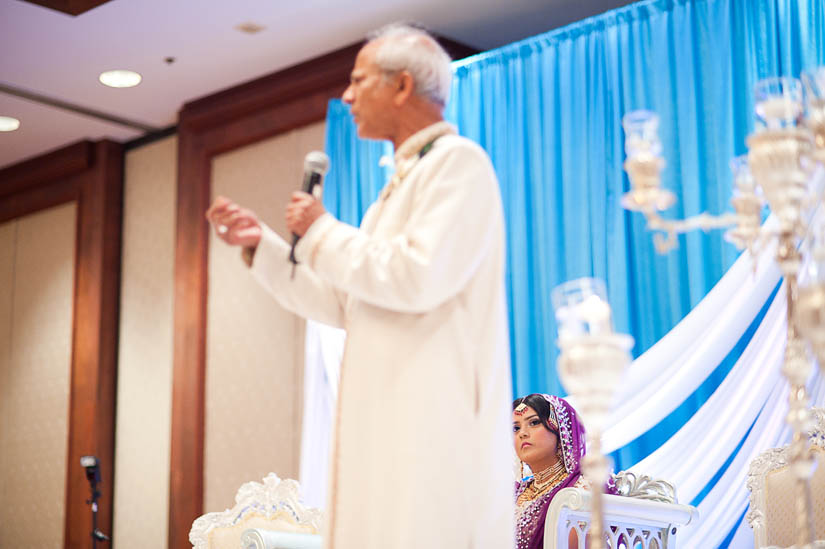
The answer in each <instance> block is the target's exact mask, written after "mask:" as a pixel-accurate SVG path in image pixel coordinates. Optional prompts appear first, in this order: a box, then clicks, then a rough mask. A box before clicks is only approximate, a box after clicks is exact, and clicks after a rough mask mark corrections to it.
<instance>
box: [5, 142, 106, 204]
mask: <svg viewBox="0 0 825 549" xmlns="http://www.w3.org/2000/svg"><path fill="white" fill-rule="evenodd" d="M93 161H94V144H93V143H92V142H91V141H80V142H78V143H74V144H72V145H69V146H67V147H63V148H61V149H58V150H56V151H53V152H50V153H46V154H44V155H41V156H38V157H36V158H32V159H29V160H24V161H22V162H18V163H17V164H13V165H11V166H8V167H6V168H3V169H2V170H0V199H2V200H5V199H6V198H5V197H12V196H13V195H15V194H17V193H20V192H21V191H25V190H29V189H37V188H40V187H42V186H43V185H44V184H48V183H52V182H54V181H56V180H59V179H65V178H68V177H71V176H72V175H75V174H78V173H81V172H83V171H85V170H87V169H89V166H91V164H92V162H93ZM21 215H22V214H21Z"/></svg>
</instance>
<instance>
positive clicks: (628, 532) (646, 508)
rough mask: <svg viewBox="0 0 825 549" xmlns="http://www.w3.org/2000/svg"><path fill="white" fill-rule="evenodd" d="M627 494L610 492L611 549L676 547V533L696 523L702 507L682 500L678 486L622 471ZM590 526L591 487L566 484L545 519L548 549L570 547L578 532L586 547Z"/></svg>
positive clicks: (607, 530)
mask: <svg viewBox="0 0 825 549" xmlns="http://www.w3.org/2000/svg"><path fill="white" fill-rule="evenodd" d="M614 479H615V481H616V488H617V489H618V491H619V494H621V495H604V496H603V497H604V499H603V500H602V502H603V510H604V535H605V537H606V539H607V540H608V547H610V548H611V549H672V548H674V547H676V534H677V533H678V532H679V530H681V529H682V528H683V527H685V526H688V525H693V524H696V521H697V520H698V519H699V512H698V511H697V510H696V508H695V507H693V506H691V505H679V504H677V503H676V491H675V490H674V489H673V486H671V485H670V484H668V483H667V482H664V481H656V480H652V479H651V478H650V477H648V476H642V477H638V478H637V477H636V475H634V474H633V473H629V472H622V473H619V474H618V475H615V476H614ZM589 527H590V492H589V491H587V490H583V489H581V488H565V489H564V490H560V491H559V493H558V494H556V495H555V496H554V497H553V501H551V502H550V506H549V507H548V509H547V519H546V521H545V523H544V549H568V548H569V543H570V540H571V537H572V536H571V532H573V531H575V532H576V538H577V539H578V547H579V549H584V547H585V536H586V535H587V533H588V530H589Z"/></svg>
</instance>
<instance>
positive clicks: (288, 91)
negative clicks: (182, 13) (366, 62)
mask: <svg viewBox="0 0 825 549" xmlns="http://www.w3.org/2000/svg"><path fill="white" fill-rule="evenodd" d="M445 42H447V43H448V44H447V45H448V46H449V44H452V46H453V47H452V48H448V49H449V51H451V54H452V55H455V52H456V51H458V52H461V53H464V54H469V53H476V51H475V50H472V49H471V48H467V47H466V46H462V45H460V44H456V43H455V42H450V41H445ZM360 47H361V43H358V44H353V45H351V46H348V47H346V48H343V49H341V50H338V51H336V52H333V53H330V54H327V55H324V56H321V57H318V58H316V59H313V60H311V61H308V62H306V63H302V64H301V65H298V66H296V67H292V68H289V69H285V70H283V71H279V72H277V73H274V74H271V75H268V76H264V77H262V78H259V79H257V80H253V81H251V82H248V83H246V84H242V85H240V86H237V87H235V88H232V89H229V90H225V91H221V92H218V93H216V94H214V95H210V96H208V97H205V98H202V99H198V100H196V101H192V102H190V103H187V104H186V105H184V107H183V109H182V110H181V112H180V116H179V119H178V186H177V192H178V208H177V212H178V219H177V240H176V253H175V325H174V333H175V338H174V346H175V350H174V374H173V382H172V385H173V387H172V433H171V436H172V441H171V463H170V485H169V489H170V495H169V549H190V548H191V544H190V543H189V530H190V529H191V527H192V522H193V521H194V520H195V519H196V518H197V517H198V516H200V515H202V514H203V512H204V509H203V485H204V479H203V460H204V457H203V449H204V441H203V438H204V432H205V430H204V405H205V394H204V389H205V386H204V384H205V378H206V327H207V309H206V303H207V292H208V271H207V265H208V254H209V248H208V242H209V240H208V236H209V227H208V225H207V223H206V220H205V218H204V212H205V211H206V209H207V208H208V206H209V202H210V200H211V178H212V173H211V166H212V159H213V157H214V156H216V155H218V154H221V153H224V152H227V151H230V150H233V149H236V148H239V147H243V146H245V145H249V144H251V143H254V142H256V141H260V140H262V139H267V138H269V137H272V136H275V135H278V134H280V133H283V132H286V131H289V130H293V129H296V128H300V127H303V126H306V125H307V124H310V123H313V122H319V121H321V120H324V118H325V117H326V111H327V104H328V102H329V100H330V99H332V98H334V97H340V95H341V93H343V91H344V89H345V88H346V85H347V82H348V81H349V73H350V71H351V70H352V65H353V63H354V61H355V56H356V54H357V53H358V50H359V49H360ZM296 185H297V182H296Z"/></svg>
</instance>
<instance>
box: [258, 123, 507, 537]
mask: <svg viewBox="0 0 825 549" xmlns="http://www.w3.org/2000/svg"><path fill="white" fill-rule="evenodd" d="M447 128H449V126H448V125H447V124H446V123H444V122H441V123H438V124H435V125H433V126H430V127H428V128H425V129H424V130H422V131H421V132H419V133H417V134H415V135H414V136H412V137H411V138H410V139H408V140H407V141H405V142H404V143H403V144H402V146H401V147H400V148H399V149H398V151H397V152H396V155H395V159H396V167H397V169H398V172H397V176H398V175H401V176H402V178H400V180H399V177H395V178H394V179H393V181H392V182H391V183H390V184H388V186H387V187H386V188H385V189H384V191H383V192H382V193H381V196H380V197H379V199H378V200H377V201H376V202H375V203H374V204H373V205H372V206H371V207H370V209H369V210H368V211H367V214H366V216H365V217H364V220H363V223H362V226H361V228H360V229H356V228H354V227H351V226H349V225H346V224H344V223H341V222H339V221H337V220H335V219H334V218H333V217H331V216H330V215H328V214H326V215H324V216H322V217H320V218H319V219H318V220H316V221H315V223H313V224H312V226H311V227H310V229H309V231H307V233H306V235H304V237H303V238H302V239H301V240H300V242H299V244H298V246H297V247H296V257H297V258H298V260H299V262H300V265H299V266H298V269H297V272H296V275H295V278H294V280H291V279H290V272H291V267H292V266H291V264H290V263H289V262H288V261H287V257H288V255H289V246H288V245H287V243H286V242H285V241H284V240H283V239H281V238H280V237H278V236H277V235H276V234H275V233H274V232H272V231H271V230H269V229H268V228H264V236H263V238H262V240H261V243H260V244H259V246H258V249H257V251H256V253H255V256H254V262H253V265H252V271H253V273H254V275H255V277H256V278H257V279H258V280H259V281H260V282H261V283H262V284H263V285H264V286H265V287H266V288H268V289H269V291H270V292H271V293H272V294H273V295H274V296H275V297H276V299H277V300H278V301H279V302H280V303H281V304H282V305H283V306H285V307H286V308H288V309H290V310H292V311H294V312H296V313H298V314H300V315H302V316H305V317H308V318H312V319H315V320H318V321H320V322H324V323H327V324H331V325H333V326H338V327H343V328H345V329H346V331H347V343H346V349H345V351H344V358H343V362H342V364H341V381H340V387H339V402H338V413H337V417H336V419H335V421H336V428H335V435H334V441H333V444H332V448H333V451H332V455H331V458H330V460H331V463H330V486H329V496H328V497H329V499H328V506H327V512H328V519H327V524H326V529H327V532H326V534H325V536H324V539H325V542H324V543H325V547H327V548H329V549H439V548H443V549H471V548H472V549H505V548H509V547H512V544H513V503H512V501H513V494H512V491H513V479H512V461H511V459H512V458H511V452H512V450H511V449H510V447H511V445H512V442H511V439H510V434H509V431H510V427H509V423H510V421H509V419H510V411H509V398H510V395H511V392H510V369H509V351H508V338H507V324H506V310H505V307H506V304H505V297H504V280H503V277H504V228H503V221H502V209H501V199H500V194H499V188H498V182H497V180H496V176H495V172H494V171H493V168H492V165H491V164H490V161H489V159H488V157H487V155H486V154H485V153H484V151H483V150H482V149H481V148H480V147H479V146H478V145H476V144H474V143H472V142H471V141H469V140H467V139H464V138H462V137H458V136H456V135H454V134H452V133H451V132H450V134H449V135H444V136H443V137H440V138H439V139H437V140H436V141H435V143H434V145H433V146H432V148H431V150H429V152H427V153H426V155H424V156H422V157H420V158H419V154H418V153H419V151H420V150H421V149H422V147H423V146H424V145H425V144H426V143H428V142H430V141H431V140H432V138H433V137H434V136H437V135H439V134H441V133H444V132H445V130H446V129H447Z"/></svg>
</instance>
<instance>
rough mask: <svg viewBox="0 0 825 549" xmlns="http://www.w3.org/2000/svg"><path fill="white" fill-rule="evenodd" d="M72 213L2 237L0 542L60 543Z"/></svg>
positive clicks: (51, 213)
mask: <svg viewBox="0 0 825 549" xmlns="http://www.w3.org/2000/svg"><path fill="white" fill-rule="evenodd" d="M76 213H77V208H76V205H75V203H70V204H66V205H62V206H58V207H55V208H50V209H48V210H44V211H42V212H38V213H36V214H33V215H29V216H26V217H22V218H20V219H18V220H15V221H13V222H11V223H10V224H7V225H6V227H4V230H3V231H2V236H0V241H2V242H3V244H2V245H0V246H1V247H2V252H0V254H2V255H3V256H4V257H9V256H10V255H11V256H13V258H12V265H13V267H12V273H11V275H9V273H8V266H6V267H4V268H3V269H2V274H0V277H2V278H3V279H4V280H5V281H6V282H8V281H9V280H10V281H11V286H10V287H11V288H12V291H11V295H10V296H9V294H8V293H6V294H5V295H4V297H3V298H1V299H0V307H4V309H5V310H4V311H3V314H5V315H7V316H6V320H5V323H4V328H5V331H6V335H5V336H4V337H5V338H6V339H5V341H6V342H7V344H6V345H5V346H4V355H5V360H4V361H3V362H2V363H0V364H2V367H3V368H4V371H3V372H2V374H0V379H2V380H3V385H2V387H0V403H2V404H0V406H2V418H3V427H2V431H0V437H2V439H1V440H0V454H2V457H0V461H1V462H2V464H3V466H2V469H0V478H2V481H0V482H2V489H3V496H2V497H3V504H2V505H0V547H36V548H40V547H42V548H54V547H62V545H63V534H64V517H65V498H66V459H67V442H68V409H69V381H70V368H71V342H72V296H73V293H74V262H75V235H76ZM10 225H14V226H15V227H14V229H11V228H10ZM10 233H16V234H13V235H12V236H11V237H10V236H9V234H10ZM9 238H12V240H13V253H10V251H9ZM4 292H7V290H4Z"/></svg>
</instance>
